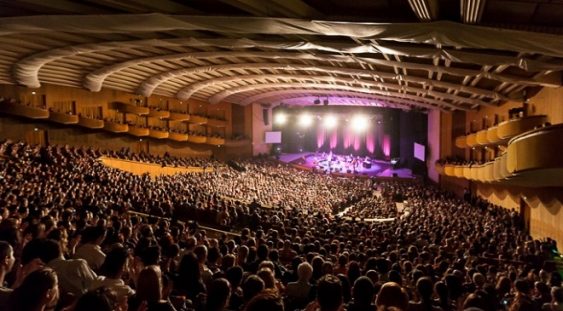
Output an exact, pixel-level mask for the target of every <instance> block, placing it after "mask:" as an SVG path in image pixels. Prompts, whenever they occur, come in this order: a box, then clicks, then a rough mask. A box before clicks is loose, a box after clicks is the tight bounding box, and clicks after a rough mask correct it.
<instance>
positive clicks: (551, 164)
mask: <svg viewBox="0 0 563 311" xmlns="http://www.w3.org/2000/svg"><path fill="white" fill-rule="evenodd" d="M562 137H563V124H558V125H554V126H548V127H542V128H539V129H535V130H532V131H528V132H525V133H523V134H520V135H518V136H516V137H513V138H512V139H511V140H510V141H509V142H508V147H507V149H506V152H505V153H503V154H502V155H501V156H499V157H497V158H496V159H495V160H493V161H489V162H486V163H483V164H472V165H455V164H439V163H437V164H436V171H437V172H438V173H440V174H442V175H446V176H451V177H458V178H465V179H468V180H472V181H476V182H482V183H508V184H511V185H519V186H527V187H563V157H562V156H561V154H560V149H561V147H562V146H563V143H562V142H563V140H562Z"/></svg>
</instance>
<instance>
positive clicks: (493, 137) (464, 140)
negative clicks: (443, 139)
mask: <svg viewBox="0 0 563 311" xmlns="http://www.w3.org/2000/svg"><path fill="white" fill-rule="evenodd" d="M546 122H547V117H546V116H544V115H538V116H529V117H524V118H519V119H513V120H508V121H505V122H502V123H500V124H498V125H496V126H493V127H490V128H488V129H483V130H480V131H478V132H476V133H473V134H469V135H467V136H459V137H456V139H455V145H456V147H458V148H466V147H475V146H485V145H494V144H505V143H507V142H508V140H509V139H510V138H512V137H514V136H516V135H519V134H522V133H524V132H527V131H530V130H533V129H534V128H536V127H539V126H542V125H543V124H544V123H546Z"/></svg>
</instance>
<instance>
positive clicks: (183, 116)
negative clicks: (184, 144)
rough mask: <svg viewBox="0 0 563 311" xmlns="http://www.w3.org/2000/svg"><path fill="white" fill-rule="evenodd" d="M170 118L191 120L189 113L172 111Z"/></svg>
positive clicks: (173, 119)
mask: <svg viewBox="0 0 563 311" xmlns="http://www.w3.org/2000/svg"><path fill="white" fill-rule="evenodd" d="M168 118H169V119H170V120H172V121H189V120H190V115H189V114H188V113H181V112H170V115H169V116H168Z"/></svg>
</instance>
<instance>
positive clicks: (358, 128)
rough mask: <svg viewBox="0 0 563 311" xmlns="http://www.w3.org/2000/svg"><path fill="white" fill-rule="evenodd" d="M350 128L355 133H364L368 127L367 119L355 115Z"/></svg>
mask: <svg viewBox="0 0 563 311" xmlns="http://www.w3.org/2000/svg"><path fill="white" fill-rule="evenodd" d="M351 126H352V129H353V130H354V132H356V133H361V132H364V131H365V130H367V129H368V127H369V118H368V117H366V116H364V115H355V116H353V117H352V120H351Z"/></svg>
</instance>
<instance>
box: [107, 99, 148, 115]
mask: <svg viewBox="0 0 563 311" xmlns="http://www.w3.org/2000/svg"><path fill="white" fill-rule="evenodd" d="M114 104H115V108H116V109H117V110H118V111H119V112H123V113H132V114H136V115H139V116H143V115H148V114H149V112H150V110H149V108H148V107H139V106H135V105H133V104H127V103H123V102H115V103H114Z"/></svg>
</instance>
